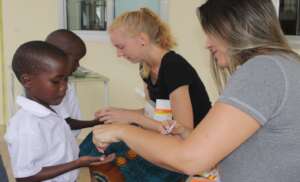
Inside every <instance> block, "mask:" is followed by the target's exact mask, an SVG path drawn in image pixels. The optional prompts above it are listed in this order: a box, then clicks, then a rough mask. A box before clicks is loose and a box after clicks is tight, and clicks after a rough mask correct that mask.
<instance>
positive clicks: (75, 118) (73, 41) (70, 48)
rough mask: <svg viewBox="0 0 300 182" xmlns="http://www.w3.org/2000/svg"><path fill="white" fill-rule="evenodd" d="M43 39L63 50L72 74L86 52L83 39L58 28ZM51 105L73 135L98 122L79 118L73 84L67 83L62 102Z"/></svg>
mask: <svg viewBox="0 0 300 182" xmlns="http://www.w3.org/2000/svg"><path fill="white" fill-rule="evenodd" d="M45 41H46V42H48V43H50V44H52V45H54V46H56V47H58V48H59V49H61V50H63V51H64V52H65V54H66V55H67V58H68V59H67V61H68V62H69V63H70V64H71V72H70V75H72V73H74V71H76V70H77V68H78V67H79V66H80V64H79V61H80V60H81V59H82V58H83V57H84V56H85V54H86V46H85V43H84V42H83V40H82V39H81V38H80V37H79V36H77V35H76V34H75V33H73V32H72V31H69V30H66V29H58V30H55V31H53V32H51V33H50V34H49V35H48V36H47V38H46V40H45ZM51 107H52V108H53V109H54V110H55V111H56V112H57V113H58V114H59V115H61V117H63V118H64V119H65V120H66V121H67V123H68V124H69V125H70V127H71V129H72V131H73V133H74V134H75V136H77V135H78V134H79V132H80V129H82V128H87V127H93V126H95V125H97V124H100V122H99V121H98V120H97V119H94V120H91V121H82V120H81V113H80V108H79V102H78V98H77V94H76V92H75V88H74V85H73V84H71V83H68V89H67V92H66V95H65V97H64V99H63V100H62V102H61V103H60V104H59V105H57V106H51Z"/></svg>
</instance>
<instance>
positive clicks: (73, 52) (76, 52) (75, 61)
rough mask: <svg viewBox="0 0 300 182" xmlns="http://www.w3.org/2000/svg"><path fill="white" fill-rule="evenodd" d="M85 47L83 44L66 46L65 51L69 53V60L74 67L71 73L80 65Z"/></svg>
mask: <svg viewBox="0 0 300 182" xmlns="http://www.w3.org/2000/svg"><path fill="white" fill-rule="evenodd" d="M83 50H84V49H83V48H82V47H81V46H79V45H78V46H76V45H73V46H71V47H68V48H65V50H64V51H65V53H66V54H67V57H68V61H69V62H71V64H72V68H71V72H70V75H71V74H72V73H73V72H74V71H76V69H77V68H78V67H79V66H80V64H79V61H80V59H81V58H83V56H84V51H83Z"/></svg>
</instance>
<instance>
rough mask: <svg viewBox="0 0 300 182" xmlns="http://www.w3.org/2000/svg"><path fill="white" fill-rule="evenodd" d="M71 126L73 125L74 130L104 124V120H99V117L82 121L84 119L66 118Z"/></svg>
mask: <svg viewBox="0 0 300 182" xmlns="http://www.w3.org/2000/svg"><path fill="white" fill-rule="evenodd" d="M65 120H66V121H67V123H68V124H69V126H70V127H71V129H72V130H78V129H82V128H89V127H93V126H96V125H99V124H104V122H103V121H99V120H98V119H94V120H91V121H82V120H77V119H72V118H66V119H65Z"/></svg>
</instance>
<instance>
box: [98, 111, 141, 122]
mask: <svg viewBox="0 0 300 182" xmlns="http://www.w3.org/2000/svg"><path fill="white" fill-rule="evenodd" d="M138 115H139V114H138V113H136V112H134V111H130V110H126V109H120V108H113V107H107V108H104V109H101V110H99V111H97V112H96V113H95V117H96V118H98V120H99V121H104V122H105V123H106V124H107V123H121V124H129V123H134V122H137V120H138Z"/></svg>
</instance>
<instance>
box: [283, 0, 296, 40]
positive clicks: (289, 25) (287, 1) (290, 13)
mask: <svg viewBox="0 0 300 182" xmlns="http://www.w3.org/2000/svg"><path fill="white" fill-rule="evenodd" d="M279 20H280V24H281V27H282V29H283V32H284V33H285V34H286V35H300V1H299V0H280V4H279Z"/></svg>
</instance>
